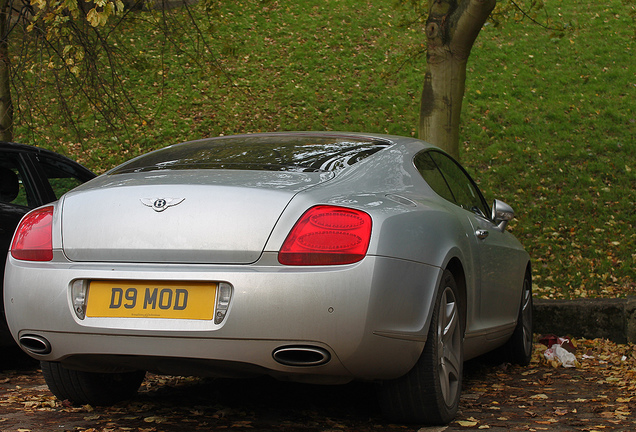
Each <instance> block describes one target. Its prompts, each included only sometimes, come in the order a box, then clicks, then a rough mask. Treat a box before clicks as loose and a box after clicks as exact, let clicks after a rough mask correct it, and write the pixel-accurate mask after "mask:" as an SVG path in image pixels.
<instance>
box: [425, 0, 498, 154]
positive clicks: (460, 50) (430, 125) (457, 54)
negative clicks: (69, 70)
mask: <svg viewBox="0 0 636 432" xmlns="http://www.w3.org/2000/svg"><path fill="white" fill-rule="evenodd" d="M495 4H496V0H429V16H428V20H427V21H426V39H427V42H428V51H427V54H426V60H427V67H426V74H425V76H424V88H423V90H422V101H421V105H420V123H419V136H420V138H422V139H423V140H425V141H428V142H430V143H431V144H434V145H436V146H438V147H440V148H442V149H444V150H445V151H446V152H448V153H449V154H450V155H451V156H453V157H455V158H456V159H459V119H460V114H461V110H462V99H463V98H464V85H465V81H466V63H467V62H468V56H469V55H470V50H471V49H472V47H473V44H474V42H475V39H477V35H478V34H479V31H480V30H481V28H482V26H483V25H484V23H485V22H486V20H487V19H488V16H489V15H490V12H492V10H493V9H494V7H495Z"/></svg>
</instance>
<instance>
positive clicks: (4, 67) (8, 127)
mask: <svg viewBox="0 0 636 432" xmlns="http://www.w3.org/2000/svg"><path fill="white" fill-rule="evenodd" d="M10 19H11V2H10V1H9V0H0V140H2V141H13V100H12V98H11V59H10V58H9V26H10V24H11V23H10Z"/></svg>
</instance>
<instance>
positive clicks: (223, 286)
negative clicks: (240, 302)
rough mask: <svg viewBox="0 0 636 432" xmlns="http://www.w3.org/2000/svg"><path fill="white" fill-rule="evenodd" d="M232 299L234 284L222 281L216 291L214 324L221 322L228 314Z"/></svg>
mask: <svg viewBox="0 0 636 432" xmlns="http://www.w3.org/2000/svg"><path fill="white" fill-rule="evenodd" d="M231 299H232V285H230V284H228V283H225V282H221V283H219V286H218V288H217V291H216V307H215V308H214V310H215V312H214V324H221V323H222V322H223V320H224V319H225V315H227V310H228V309H229V307H230V300H231Z"/></svg>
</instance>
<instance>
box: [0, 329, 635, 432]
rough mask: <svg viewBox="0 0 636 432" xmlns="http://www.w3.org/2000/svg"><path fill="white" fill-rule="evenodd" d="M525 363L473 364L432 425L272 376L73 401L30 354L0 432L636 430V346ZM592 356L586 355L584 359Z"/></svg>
mask: <svg viewBox="0 0 636 432" xmlns="http://www.w3.org/2000/svg"><path fill="white" fill-rule="evenodd" d="M544 348H545V347H538V349H537V352H536V354H535V356H536V358H535V360H534V361H533V363H532V364H531V365H530V366H529V367H527V368H520V367H513V366H509V365H505V364H504V365H502V364H498V362H497V361H496V359H480V360H478V361H472V362H470V363H468V364H467V365H466V372H465V385H464V390H463V397H462V402H461V409H460V413H459V415H458V417H457V420H456V421H455V422H453V423H451V424H450V425H448V426H444V427H432V428H425V427H422V426H419V425H394V424H389V423H386V422H384V421H383V420H382V418H381V417H380V416H379V408H378V406H377V403H376V400H375V397H374V388H373V385H370V384H352V385H347V386H339V387H329V386H308V385H298V384H290V383H280V382H276V381H272V380H269V379H259V380H211V379H192V378H170V377H164V376H150V377H149V378H148V379H147V380H146V382H145V383H144V385H143V386H142V389H141V391H140V393H139V396H138V397H137V398H136V399H135V400H133V401H130V402H127V403H122V404H119V405H116V406H114V407H110V408H93V407H90V406H84V407H73V406H70V405H69V404H68V403H66V402H64V401H58V400H57V399H55V398H54V397H53V396H52V395H51V394H50V393H49V392H48V390H47V388H46V385H45V384H44V381H43V380H42V378H41V376H40V373H39V371H38V369H37V365H36V364H33V363H29V364H24V363H23V362H24V358H23V357H20V358H19V359H18V360H11V361H9V362H7V361H6V360H5V363H4V365H0V371H2V372H0V430H2V431H4V432H18V431H19V432H26V431H85V432H98V431H99V432H123V431H136V432H158V431H166V432H172V431H180V432H181V431H199V430H200V431H217V430H228V431H231V432H235V431H236V432H241V431H248V432H260V431H285V432H287V431H299V432H305V431H311V432H314V431H315V432H319V431H320V432H327V431H339V432H346V431H356V432H358V431H360V432H367V431H368V432H370V431H374V432H379V431H388V432H419V431H421V432H424V431H433V432H437V431H448V432H451V431H469V430H485V429H487V430H490V431H542V430H547V431H608V430H618V431H633V430H636V347H635V346H634V345H617V344H613V343H611V342H607V341H600V340H595V341H592V340H579V341H578V343H577V357H578V359H579V361H580V362H581V364H580V365H579V367H578V368H563V367H553V366H552V365H549V364H547V363H546V362H545V361H544V360H543V359H542V351H543V349H544ZM584 355H585V357H584Z"/></svg>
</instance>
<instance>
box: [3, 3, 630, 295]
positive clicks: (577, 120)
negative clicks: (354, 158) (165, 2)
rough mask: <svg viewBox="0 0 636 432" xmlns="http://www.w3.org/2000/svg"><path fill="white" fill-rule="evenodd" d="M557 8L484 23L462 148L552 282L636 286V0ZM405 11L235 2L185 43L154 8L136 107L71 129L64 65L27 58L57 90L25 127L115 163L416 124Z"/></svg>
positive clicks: (66, 148)
mask: <svg viewBox="0 0 636 432" xmlns="http://www.w3.org/2000/svg"><path fill="white" fill-rule="evenodd" d="M545 13H546V15H544V18H545V16H548V17H549V18H550V21H551V25H553V26H555V27H556V26H557V25H559V26H560V25H566V26H567V30H566V31H553V30H546V29H544V28H541V27H539V26H537V25H534V24H532V23H530V22H529V21H528V20H525V21H523V20H522V21H520V22H517V21H514V20H509V21H505V22H503V23H502V24H501V25H500V26H494V25H487V26H486V27H485V28H484V29H483V31H482V33H481V34H480V36H479V38H478V42H477V45H476V46H475V48H474V50H473V54H472V56H471V58H470V62H469V71H468V78H467V90H466V97H465V101H464V107H463V118H462V121H463V126H462V132H461V137H462V138H461V139H462V150H461V154H462V156H461V157H462V162H463V163H464V165H466V166H467V167H468V169H469V170H470V171H471V172H472V173H473V174H474V175H475V177H477V178H479V179H480V180H481V186H482V188H483V190H484V192H485V193H486V195H487V196H488V197H489V198H494V197H497V198H499V199H502V200H504V201H506V202H508V203H509V204H511V205H512V206H513V207H514V208H515V209H516V210H517V213H518V219H517V220H516V221H515V222H514V224H513V225H512V229H513V231H514V233H515V234H516V235H517V236H518V237H519V238H520V239H521V240H522V242H523V243H524V245H525V246H526V248H527V249H528V250H529V251H530V253H531V254H532V256H533V261H534V267H535V268H534V271H535V285H536V293H537V295H539V296H542V297H554V298H561V297H566V298H570V297H586V296H587V297H592V296H605V297H614V296H623V295H634V294H636V271H635V270H634V261H635V256H636V255H635V252H634V250H635V244H636V230H635V229H634V224H635V221H636V192H635V190H636V171H634V170H636V163H635V161H636V156H635V154H636V142H635V139H636V113H635V111H636V102H635V99H636V97H635V96H636V78H635V77H636V62H635V61H634V60H633V58H634V56H635V55H636V34H635V31H634V16H633V15H630V14H633V13H634V6H633V2H632V5H628V4H627V3H624V2H623V1H621V0H609V1H607V2H602V4H601V3H599V2H594V1H592V0H586V1H584V3H583V4H582V3H581V2H575V1H573V0H564V1H558V0H549V1H548V2H547V8H546V11H545ZM407 17H408V11H406V10H400V9H395V7H394V5H393V3H392V0H376V1H373V2H364V1H362V2H360V1H357V0H328V1H323V2H311V1H293V2H292V1H290V0H280V1H277V2H273V1H272V2H259V1H242V2H228V4H227V5H225V6H224V7H223V9H222V10H220V11H219V13H218V14H215V15H213V16H210V17H209V18H206V19H204V20H202V21H200V25H201V30H202V34H205V35H207V36H206V37H205V40H202V39H200V38H199V39H197V40H196V42H197V43H198V44H199V46H204V51H205V52H206V54H205V55H201V54H200V52H199V53H196V54H195V53H193V52H192V50H191V48H190V44H189V43H188V41H187V40H180V41H177V42H176V43H174V44H173V43H170V41H169V40H167V39H166V38H165V37H164V36H162V34H160V33H158V32H156V31H154V30H153V28H154V27H153V25H152V22H153V21H154V19H155V18H154V17H153V15H152V14H150V13H141V14H138V15H137V21H136V22H135V23H133V24H131V25H130V26H129V27H127V28H125V29H122V31H121V33H120V34H119V35H118V36H117V37H118V38H119V40H118V41H117V43H118V44H119V45H120V46H122V45H123V44H125V45H126V46H127V47H130V48H131V49H132V50H133V52H134V53H135V58H134V61H132V60H131V61H130V63H129V66H128V67H127V68H125V70H122V71H121V72H120V73H119V78H120V79H121V82H122V83H123V85H124V86H125V88H126V90H127V92H128V94H129V96H130V98H131V102H132V107H134V110H133V109H131V108H130V105H126V104H123V103H122V108H123V109H125V110H128V115H127V116H126V120H125V121H121V120H120V121H119V122H118V124H117V127H116V128H115V129H112V128H107V127H105V124H104V123H105V122H104V120H103V119H100V118H96V117H94V116H92V115H90V114H89V110H88V109H87V107H86V105H85V104H84V103H82V102H78V103H77V104H75V105H74V106H73V107H72V110H73V116H74V118H75V119H76V120H77V121H78V122H79V124H80V125H81V127H80V134H79V135H78V134H76V133H73V131H72V129H71V128H70V125H69V124H68V123H65V122H63V121H61V120H60V117H59V116H58V115H56V111H55V110H57V109H59V108H57V105H55V104H51V103H50V102H49V101H50V98H51V97H50V93H49V90H50V89H52V88H53V86H54V85H55V82H54V80H52V79H51V77H50V76H49V75H47V72H46V70H37V72H36V73H34V72H26V71H24V72H19V73H21V75H20V76H21V77H22V83H21V84H20V85H19V88H18V90H20V89H22V90H21V91H30V92H31V93H33V89H38V93H37V98H39V100H40V102H41V103H42V105H44V106H47V104H49V105H50V108H49V111H48V112H47V111H45V112H44V113H34V111H33V110H29V108H28V107H22V108H23V111H22V112H23V113H26V112H29V113H34V114H33V116H32V118H31V121H30V125H29V126H28V127H27V126H20V127H18V129H17V133H16V140H18V141H21V142H26V143H37V144H39V145H43V146H45V147H49V148H52V149H54V150H57V151H61V152H63V153H67V154H70V155H72V156H73V157H75V158H76V159H79V160H80V161H81V162H83V163H84V164H86V165H87V166H89V167H90V168H92V169H94V170H96V171H98V172H101V171H104V170H106V169H108V168H110V167H112V166H114V165H116V164H118V163H121V162H123V161H125V160H127V159H129V158H130V157H132V156H135V155H138V154H140V153H144V152H146V151H148V150H151V149H154V148H159V147H163V146H165V145H168V144H172V143H175V142H179V141H184V140H188V139H197V138H202V137H207V136H216V135H220V134H226V135H227V134H233V133H242V132H258V131H277V130H323V129H324V130H351V131H367V132H381V133H391V134H397V135H408V136H410V135H414V134H415V125H416V122H417V115H418V105H419V96H420V86H421V81H422V75H423V70H424V64H423V59H422V58H420V59H417V60H413V58H412V57H411V55H412V54H413V51H414V50H417V49H418V46H419V44H420V42H421V41H422V34H421V29H418V28H406V27H404V26H402V25H401V23H403V22H404V21H405V19H406V18H407ZM540 18H541V17H540ZM184 19H185V18H184ZM192 37H193V39H196V36H194V35H193V36H192ZM20 86H22V87H20ZM71 92H72V84H69V93H71ZM31 93H30V94H31ZM23 116H24V114H23ZM21 120H25V118H23V119H20V118H19V119H18V122H20V121H21ZM22 124H23V123H22ZM502 259H504V258H502Z"/></svg>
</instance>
